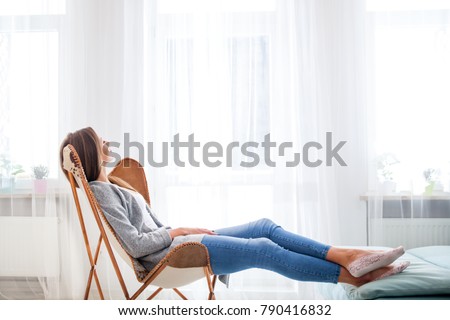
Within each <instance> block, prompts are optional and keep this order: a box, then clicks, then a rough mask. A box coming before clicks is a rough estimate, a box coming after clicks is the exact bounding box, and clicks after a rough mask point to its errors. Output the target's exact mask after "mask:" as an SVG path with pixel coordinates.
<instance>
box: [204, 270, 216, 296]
mask: <svg viewBox="0 0 450 320" xmlns="http://www.w3.org/2000/svg"><path fill="white" fill-rule="evenodd" d="M203 271H204V272H205V276H206V281H207V282H208V289H209V295H208V300H216V295H215V294H214V286H215V284H216V281H215V280H216V279H215V277H216V276H214V277H213V283H214V285H213V283H212V282H211V275H210V273H209V270H208V267H203Z"/></svg>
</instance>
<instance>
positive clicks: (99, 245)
mask: <svg viewBox="0 0 450 320" xmlns="http://www.w3.org/2000/svg"><path fill="white" fill-rule="evenodd" d="M101 245H102V236H101V235H100V237H99V239H98V244H97V249H95V255H94V265H95V267H97V261H98V256H99V255H100V247H101ZM94 280H95V284H96V285H97V290H98V294H99V295H100V299H101V300H105V297H104V296H103V291H102V287H101V285H100V281H99V280H98V276H97V270H96V269H94Z"/></svg>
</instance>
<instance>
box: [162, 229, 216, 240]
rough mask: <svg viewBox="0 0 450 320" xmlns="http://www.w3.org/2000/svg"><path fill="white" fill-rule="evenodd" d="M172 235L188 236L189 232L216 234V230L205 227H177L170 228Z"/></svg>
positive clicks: (173, 236)
mask: <svg viewBox="0 0 450 320" xmlns="http://www.w3.org/2000/svg"><path fill="white" fill-rule="evenodd" d="M169 234H170V236H171V237H172V239H173V238H175V237H178V236H186V235H188V234H209V235H216V234H217V233H215V232H214V231H211V230H208V229H203V228H176V229H171V230H169Z"/></svg>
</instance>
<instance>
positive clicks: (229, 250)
mask: <svg viewBox="0 0 450 320" xmlns="http://www.w3.org/2000/svg"><path fill="white" fill-rule="evenodd" d="M202 243H203V244H204V245H205V246H206V247H207V248H208V252H209V257H210V261H211V268H212V270H213V272H214V274H230V273H234V272H238V271H241V270H246V269H250V268H261V269H265V270H271V271H274V272H277V273H279V274H281V275H284V276H286V277H289V278H291V279H295V280H300V281H316V282H332V283H336V282H338V280H339V276H340V273H341V267H340V266H339V265H337V264H335V263H333V262H329V261H326V260H323V259H320V258H316V257H312V256H309V255H304V254H300V253H297V252H294V251H290V250H287V249H285V248H282V247H281V246H279V245H277V244H276V243H274V242H272V241H271V240H270V239H267V238H265V237H259V238H256V239H255V238H252V239H245V238H238V237H229V236H221V235H217V236H211V235H205V236H204V237H203V240H202Z"/></svg>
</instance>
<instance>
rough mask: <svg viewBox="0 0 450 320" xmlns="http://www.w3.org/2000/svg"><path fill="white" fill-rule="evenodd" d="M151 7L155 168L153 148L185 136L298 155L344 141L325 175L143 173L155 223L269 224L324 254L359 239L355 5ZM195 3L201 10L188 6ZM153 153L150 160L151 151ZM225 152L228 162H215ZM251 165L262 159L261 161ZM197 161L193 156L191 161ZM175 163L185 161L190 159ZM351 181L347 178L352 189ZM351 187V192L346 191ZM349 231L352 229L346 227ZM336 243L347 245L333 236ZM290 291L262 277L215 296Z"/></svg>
mask: <svg viewBox="0 0 450 320" xmlns="http://www.w3.org/2000/svg"><path fill="white" fill-rule="evenodd" d="M244 3H245V5H244V4H243V3H242V2H234V1H231V2H227V3H226V4H222V5H218V4H219V2H218V1H212V2H211V1H192V3H189V4H187V2H186V1H160V2H157V3H156V7H151V8H150V9H149V11H147V12H148V13H149V14H150V15H151V17H152V19H151V21H153V22H154V24H152V25H151V26H150V31H149V34H150V35H154V38H152V37H148V38H146V39H147V40H148V41H150V43H149V46H148V50H149V54H147V55H146V56H151V57H153V58H152V60H151V62H150V64H149V69H148V70H149V73H150V76H149V77H150V79H149V80H148V81H149V86H148V87H149V94H148V103H149V116H148V117H146V119H147V121H148V122H147V123H148V126H147V127H148V128H149V130H148V131H147V134H148V136H147V139H146V140H147V141H152V142H153V143H154V144H153V151H154V152H155V153H156V155H155V158H156V159H157V160H161V159H162V155H161V152H162V147H161V146H162V143H163V142H164V141H172V140H173V136H174V135H175V134H178V133H179V134H180V137H181V139H184V140H183V141H187V137H188V135H189V134H191V133H193V134H194V135H195V140H196V141H199V142H201V143H202V145H203V144H205V143H206V142H208V141H218V142H220V143H221V144H222V146H223V148H224V149H225V148H226V146H227V145H228V144H229V143H230V142H233V141H237V142H239V143H240V145H242V144H243V143H245V142H247V141H255V142H258V143H259V144H261V142H262V141H263V139H264V135H266V134H268V133H270V135H271V140H272V141H276V142H277V143H278V145H279V144H280V143H282V142H292V143H293V146H294V150H295V151H296V152H300V153H302V154H303V150H302V146H303V145H304V144H305V143H307V142H309V141H317V142H319V143H321V144H322V145H323V146H324V149H325V144H326V141H325V140H326V132H332V134H333V143H334V144H337V143H338V142H339V141H341V140H343V141H347V145H346V146H345V147H344V148H343V149H342V157H343V158H344V159H345V161H346V162H347V164H348V166H347V167H341V166H339V164H337V163H336V162H333V164H332V166H330V167H326V166H325V150H321V151H319V152H317V153H315V154H311V155H310V157H311V161H314V160H316V159H318V158H319V159H322V160H324V162H323V165H322V166H319V167H316V168H308V167H306V166H305V165H304V164H302V163H300V164H299V165H298V166H296V167H293V168H292V167H287V165H286V161H291V160H292V159H293V155H292V152H287V154H286V155H285V156H284V157H283V156H277V153H276V152H272V160H274V161H275V162H276V163H277V164H276V166H275V167H270V166H268V165H266V164H265V163H264V161H263V159H262V158H261V163H260V164H259V165H258V166H256V167H254V168H242V167H240V166H239V162H240V161H241V160H243V161H248V159H247V158H245V157H243V156H242V155H241V154H240V153H238V152H236V153H233V157H234V158H233V161H232V164H233V165H232V167H227V166H226V165H225V160H223V158H222V159H221V160H223V163H222V165H221V166H219V167H217V168H207V167H205V166H204V165H203V166H200V167H199V168H194V167H192V166H189V165H187V167H186V168H180V167H176V166H174V165H173V163H172V165H169V166H168V167H165V168H159V169H154V168H152V169H150V170H149V176H150V177H151V178H150V181H151V182H150V184H151V191H152V194H153V195H154V199H155V201H154V206H155V208H156V209H157V212H161V213H162V214H164V215H167V217H166V220H167V221H169V224H170V225H180V224H181V225H199V226H202V227H210V228H213V229H214V228H218V227H221V226H228V225H234V224H239V223H243V222H247V221H249V220H252V219H257V218H261V217H268V218H271V219H273V220H274V221H276V222H278V223H280V224H281V225H283V226H284V227H285V228H286V229H289V230H291V231H294V232H299V233H301V234H304V235H306V236H310V237H312V238H315V239H318V240H321V241H325V242H332V243H347V244H349V243H358V244H362V243H363V241H364V240H365V233H364V232H365V225H364V215H363V212H364V211H363V207H362V206H363V204H362V203H361V202H359V200H358V196H359V194H360V193H362V192H364V191H365V188H366V183H367V181H366V180H365V179H364V172H365V171H364V170H366V167H365V163H366V162H365V161H366V160H365V159H366V158H365V156H364V150H365V140H364V139H365V135H364V128H365V125H364V119H365V116H366V115H365V112H364V110H365V109H364V97H365V96H364V75H365V73H364V67H365V64H364V7H363V5H362V4H361V3H359V2H358V1H353V2H342V1H335V2H329V1H248V2H245V1H244ZM194 4H197V5H199V6H196V5H194ZM155 149H156V150H155ZM224 153H225V152H224ZM259 155H260V156H261V157H262V156H263V152H262V151H261V152H260V153H259ZM200 156H201V155H199V154H197V159H198V158H199V157H200ZM184 159H185V160H186V161H187V155H185V157H184ZM352 178H353V179H352ZM347 182H349V183H347ZM348 220H350V221H354V222H355V223H356V224H359V225H360V227H359V228H351V227H349V226H348V225H347V224H346V223H343V221H348ZM342 234H345V235H346V237H341V235H342ZM307 288H308V286H307V285H306V284H298V283H296V282H293V281H291V280H288V279H284V278H282V277H280V276H277V275H275V274H273V273H269V272H265V271H255V270H251V271H246V272H242V273H239V274H236V275H233V276H232V278H231V286H230V288H229V289H228V290H226V291H224V292H223V293H222V292H220V293H221V294H223V295H227V294H229V295H230V296H231V297H245V298H261V297H266V298H289V297H293V296H294V297H308V296H309V297H311V292H312V291H311V290H310V289H307Z"/></svg>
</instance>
